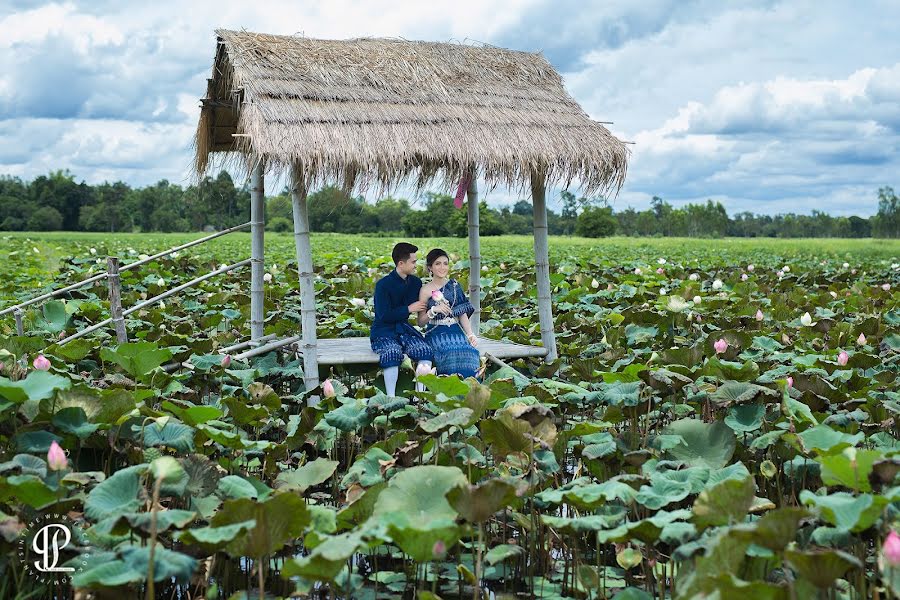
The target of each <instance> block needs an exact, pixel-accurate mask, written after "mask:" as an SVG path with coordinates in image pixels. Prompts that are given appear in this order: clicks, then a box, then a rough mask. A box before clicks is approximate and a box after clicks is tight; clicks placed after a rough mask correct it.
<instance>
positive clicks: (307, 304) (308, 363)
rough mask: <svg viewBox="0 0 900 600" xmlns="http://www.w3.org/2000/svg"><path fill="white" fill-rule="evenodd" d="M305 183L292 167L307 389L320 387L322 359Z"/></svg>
mask: <svg viewBox="0 0 900 600" xmlns="http://www.w3.org/2000/svg"><path fill="white" fill-rule="evenodd" d="M306 193H307V190H306V183H305V182H304V181H303V169H302V167H301V166H300V165H298V164H294V165H293V166H292V167H291V201H292V204H293V213H294V245H295V247H296V252H297V269H298V271H299V272H300V326H301V333H302V337H303V343H302V351H303V383H304V385H305V386H306V389H307V390H312V389H313V388H316V387H318V386H319V361H318V357H317V356H316V296H315V293H316V292H315V286H314V284H313V263H312V248H311V246H310V243H309V214H308V213H307V208H306ZM318 403H319V397H318V396H310V397H309V405H310V406H316V405H317V404H318Z"/></svg>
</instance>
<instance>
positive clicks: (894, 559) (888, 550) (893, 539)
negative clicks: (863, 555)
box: [881, 530, 900, 567]
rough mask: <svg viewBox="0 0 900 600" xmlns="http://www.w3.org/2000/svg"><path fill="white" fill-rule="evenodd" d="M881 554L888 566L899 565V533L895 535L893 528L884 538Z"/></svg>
mask: <svg viewBox="0 0 900 600" xmlns="http://www.w3.org/2000/svg"><path fill="white" fill-rule="evenodd" d="M881 555H882V556H884V558H885V560H887V562H888V564H889V565H890V566H892V567H896V566H898V565H900V535H897V533H896V532H895V531H894V530H891V532H890V533H889V534H888V536H887V538H885V540H884V545H883V546H882V547H881Z"/></svg>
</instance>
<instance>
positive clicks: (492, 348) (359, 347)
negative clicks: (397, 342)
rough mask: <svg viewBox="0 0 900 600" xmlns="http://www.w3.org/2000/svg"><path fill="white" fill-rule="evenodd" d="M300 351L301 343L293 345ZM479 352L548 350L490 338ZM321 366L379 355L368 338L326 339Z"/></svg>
mask: <svg viewBox="0 0 900 600" xmlns="http://www.w3.org/2000/svg"><path fill="white" fill-rule="evenodd" d="M292 348H297V349H299V343H295V344H292ZM478 351H479V352H480V353H481V354H485V353H487V354H490V355H491V356H493V357H494V358H499V359H506V358H525V357H529V356H536V357H543V356H546V355H547V349H546V348H543V347H541V346H526V345H524V344H515V343H513V342H501V341H499V340H492V339H490V338H485V337H480V336H479V338H478ZM316 354H317V356H318V359H319V364H320V365H355V364H366V363H375V364H377V363H378V355H377V354H375V353H374V352H372V348H371V346H370V345H369V338H367V337H351V338H325V339H319V340H317V352H316Z"/></svg>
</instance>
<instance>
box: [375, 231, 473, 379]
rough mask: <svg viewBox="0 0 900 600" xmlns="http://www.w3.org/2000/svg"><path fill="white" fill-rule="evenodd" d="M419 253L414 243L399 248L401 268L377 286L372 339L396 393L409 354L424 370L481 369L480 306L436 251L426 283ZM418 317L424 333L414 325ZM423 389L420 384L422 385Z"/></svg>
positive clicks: (468, 373) (469, 374)
mask: <svg viewBox="0 0 900 600" xmlns="http://www.w3.org/2000/svg"><path fill="white" fill-rule="evenodd" d="M416 251H418V248H417V247H416V246H413V245H412V244H408V243H406V242H401V243H399V244H397V245H396V246H394V250H393V251H392V252H391V258H393V259H394V264H395V265H396V267H395V268H394V270H393V271H391V272H390V273H389V274H388V275H385V276H384V277H382V278H381V279H380V280H379V281H378V283H376V284H375V319H374V321H372V331H371V333H370V334H369V340H370V342H371V345H372V351H373V352H375V353H376V354H378V357H379V364H380V365H381V367H382V369H384V391H385V393H386V394H387V395H388V396H394V395H396V393H395V392H396V390H397V378H398V375H399V371H400V363H401V362H402V361H403V355H404V354H406V355H407V356H409V358H410V359H411V360H414V361H417V363H418V365H417V368H416V370H417V372H419V371H420V367H422V366H424V367H425V368H427V369H432V365H434V369H436V372H437V373H438V374H440V375H449V374H452V373H455V374H457V375H460V376H461V377H464V378H465V377H474V376H475V373H476V371H477V370H478V368H479V366H480V365H481V357H480V355H479V353H478V350H477V348H476V345H477V343H478V340H477V337H476V336H475V334H474V333H473V332H472V326H471V324H470V323H469V317H470V316H471V315H472V313H474V312H475V308H474V307H473V306H472V303H471V302H469V299H468V298H467V297H466V295H465V293H463V289H462V287H461V286H460V285H459V283H458V282H457V281H456V280H455V279H450V278H449V273H450V257H449V256H447V253H446V252H444V251H443V250H441V249H440V248H435V249H434V250H432V251H431V252H429V253H428V256H426V258H425V265H426V267H427V268H428V272H429V273H430V274H431V280H430V281H429V282H428V283H426V284H424V285H423V284H422V280H421V279H419V278H418V277H416V276H415V274H414V273H415V272H416ZM410 315H416V323H417V325H418V326H419V327H422V326H424V327H425V330H424V331H425V334H424V335H423V334H422V333H421V332H420V331H419V330H418V329H416V328H415V327H413V326H412V325H411V324H410V323H409V317H410ZM416 389H417V390H420V389H421V387H420V384H416Z"/></svg>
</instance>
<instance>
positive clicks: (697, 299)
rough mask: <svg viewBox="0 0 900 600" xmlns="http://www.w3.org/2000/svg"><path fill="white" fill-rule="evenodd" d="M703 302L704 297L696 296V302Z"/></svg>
mask: <svg viewBox="0 0 900 600" xmlns="http://www.w3.org/2000/svg"><path fill="white" fill-rule="evenodd" d="M701 302H703V298H701V297H700V296H694V304H700V303H701Z"/></svg>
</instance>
